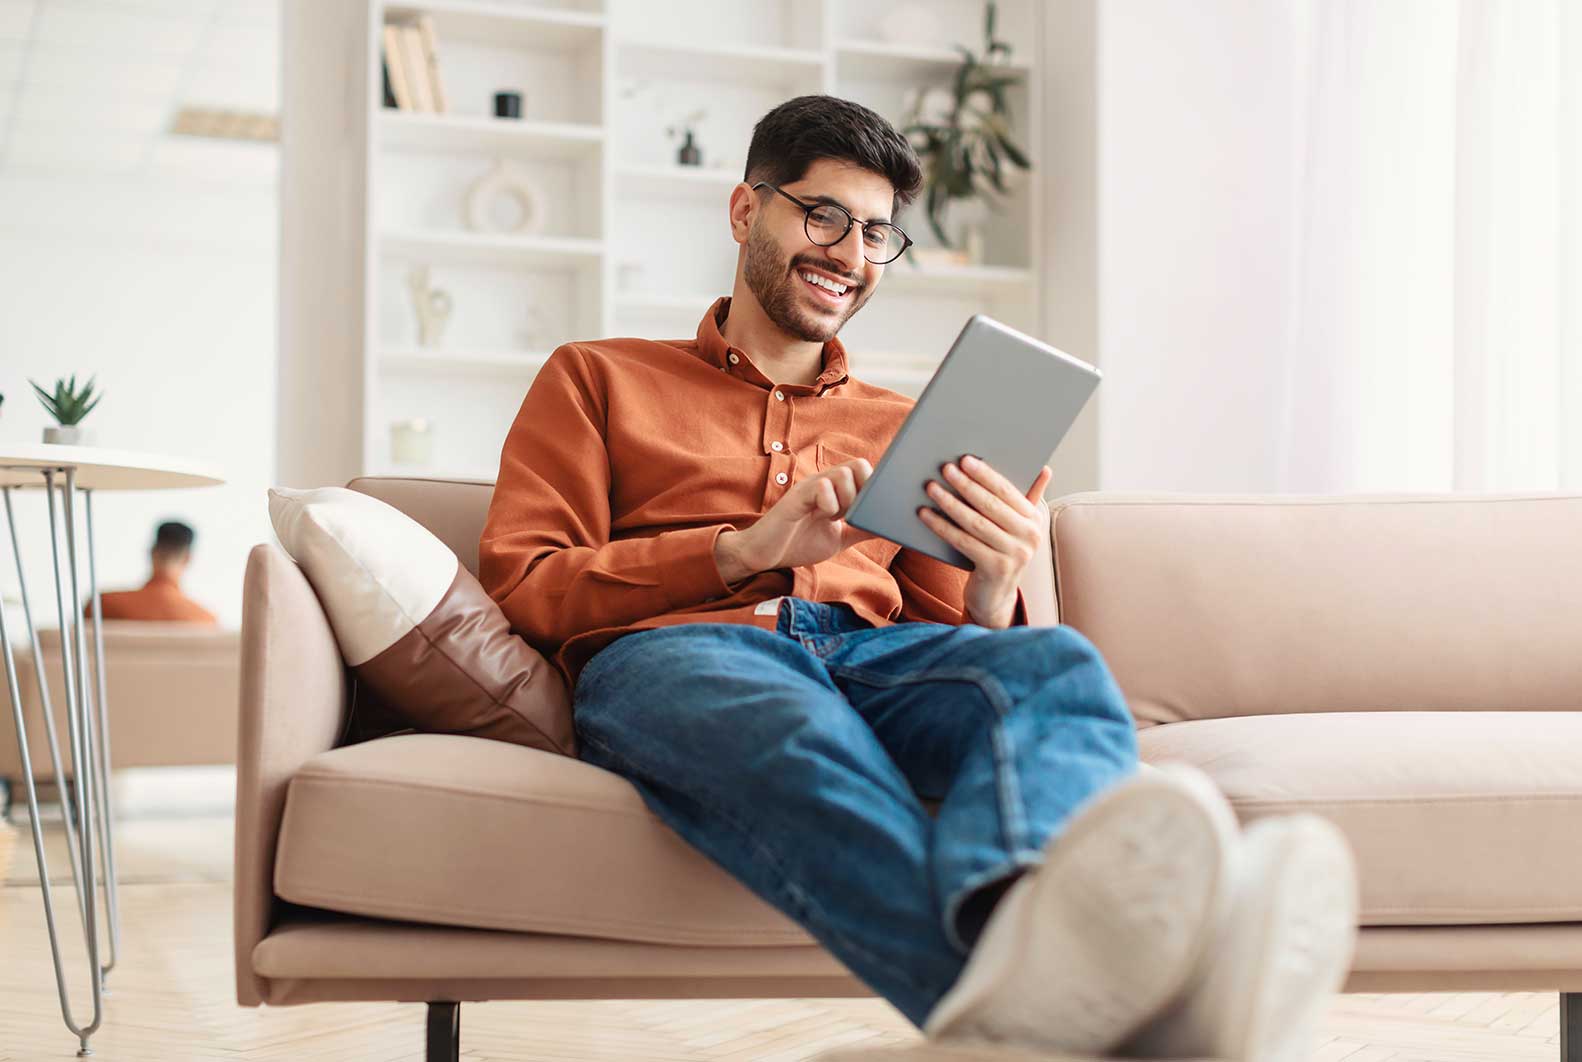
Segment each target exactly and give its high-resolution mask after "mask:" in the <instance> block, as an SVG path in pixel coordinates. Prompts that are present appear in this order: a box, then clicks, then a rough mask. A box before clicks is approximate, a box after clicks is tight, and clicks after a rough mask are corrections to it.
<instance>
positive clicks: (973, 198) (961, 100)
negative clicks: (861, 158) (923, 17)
mask: <svg viewBox="0 0 1582 1062" xmlns="http://www.w3.org/2000/svg"><path fill="white" fill-rule="evenodd" d="M994 18H995V3H994V0H989V4H988V6H987V7H986V8H985V13H984V30H983V35H984V42H985V44H984V48H985V58H983V59H979V58H978V57H977V56H976V55H974V54H973V53H972V52H971V51H969V50H968V49H967V48H965V47H964V46H962V45H959V44H958V45H956V49H957V50H958V51H960V52H961V53H962V57H963V58H962V65H961V67H960V68H959V69H958V70H957V72H956V74H955V76H954V78H953V81H952V85H953V89H952V90H950V91H946V90H941V89H935V90H919V91H914V92H913V93H912V103H911V108H910V109H911V115H910V117H909V119H908V122H907V125H906V126H905V127H904V128H903V129H902V130H901V132H902V133H903V134H904V135H905V136H906V137H908V138H909V139H910V140H911V142H912V147H913V148H914V149H915V150H916V151H917V154H918V157H919V159H920V160H921V161H922V163H923V171H924V196H923V198H924V204H925V206H926V208H927V211H928V224H929V227H930V228H932V229H933V230H934V235H935V236H938V237H939V241H940V242H941V243H942V244H944V245H945V246H947V247H951V246H954V244H952V242H951V239H950V237H949V236H947V235H946V234H945V216H946V213H947V210H948V208H949V206H950V204H951V202H952V201H955V200H962V201H965V202H968V203H981V204H984V205H985V206H992V205H993V204H992V202H991V201H990V200H989V196H990V195H991V194H992V193H995V192H998V193H1002V194H1003V193H1005V192H1008V191H1009V190H1010V189H1009V187H1008V186H1007V185H1006V178H1007V177H1008V176H1010V174H1007V173H1006V172H1005V165H1006V163H1010V164H1011V165H1013V166H1016V167H1019V168H1020V169H1024V170H1026V169H1030V168H1031V164H1030V163H1029V162H1028V161H1027V156H1026V154H1024V153H1023V151H1022V149H1021V148H1019V147H1017V146H1016V144H1014V143H1013V142H1012V141H1011V116H1010V108H1009V107H1008V106H1007V104H1006V101H1005V91H1006V89H1007V88H1009V87H1010V86H1012V85H1015V84H1017V83H1018V82H1019V81H1021V75H1020V74H1017V73H1005V72H1003V71H1002V69H1001V65H1002V63H1003V61H1004V60H1005V59H1007V58H1009V56H1010V53H1011V46H1010V45H1009V44H1006V43H1005V42H1004V41H997V40H995V39H994ZM981 239H982V235H981V232H980V233H979V234H978V235H977V236H972V235H967V234H964V238H963V241H962V242H964V243H968V244H973V243H974V241H978V242H979V243H980V244H981ZM969 257H970V255H969ZM978 257H979V259H981V257H982V253H981V250H980V251H979V255H978Z"/></svg>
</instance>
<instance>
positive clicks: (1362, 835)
mask: <svg viewBox="0 0 1582 1062" xmlns="http://www.w3.org/2000/svg"><path fill="white" fill-rule="evenodd" d="M1138 743H1139V747H1140V751H1141V754H1142V757H1143V759H1144V760H1145V761H1147V762H1150V763H1164V762H1168V761H1177V762H1186V763H1190V764H1193V765H1195V766H1197V767H1200V768H1202V769H1203V770H1204V771H1206V772H1208V774H1209V775H1210V776H1212V777H1213V779H1214V780H1215V781H1216V782H1217V783H1218V784H1219V786H1220V788H1221V789H1222V790H1224V792H1225V795H1226V796H1227V797H1229V798H1230V800H1231V803H1232V804H1233V805H1234V806H1235V807H1236V810H1237V812H1238V814H1239V815H1240V816H1241V818H1242V821H1243V822H1248V821H1251V820H1253V819H1258V818H1262V817H1264V816H1268V815H1278V814H1282V813H1286V812H1296V811H1311V812H1316V813H1317V814H1320V815H1323V816H1325V817H1326V818H1328V819H1329V820H1331V821H1332V822H1334V823H1335V824H1336V825H1337V826H1339V827H1340V828H1341V830H1342V831H1344V833H1345V834H1346V836H1347V838H1349V839H1350V841H1351V844H1352V847H1353V850H1354V851H1355V853H1356V856H1357V864H1358V872H1359V877H1360V879H1361V882H1360V884H1361V890H1362V912H1361V922H1362V924H1363V925H1439V924H1481V923H1518V922H1575V921H1582V844H1578V843H1577V837H1578V833H1579V830H1582V712H1548V711H1544V712H1531V711H1506V712H1365V713H1363V712H1335V713H1315V714H1307V715H1266V716H1243V717H1238V718H1227V719H1205V720H1192V721H1188V722H1180V723H1169V724H1166V725H1164V726H1156V727H1151V728H1149V729H1147V730H1144V731H1142V732H1141V733H1140V734H1139V735H1138Z"/></svg>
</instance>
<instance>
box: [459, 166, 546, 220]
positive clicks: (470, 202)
mask: <svg viewBox="0 0 1582 1062" xmlns="http://www.w3.org/2000/svg"><path fill="white" fill-rule="evenodd" d="M542 202H543V197H542V196H540V195H539V193H538V188H537V187H536V186H535V185H534V184H533V182H532V180H531V179H530V178H529V177H528V176H527V174H526V173H525V172H523V170H522V169H521V168H520V167H519V166H517V165H516V164H515V163H513V162H507V161H505V160H504V159H495V160H494V166H493V168H491V169H490V170H489V172H488V173H485V174H484V175H483V176H482V177H479V178H478V179H477V180H476V181H474V182H473V185H472V187H471V188H470V189H468V191H467V204H466V206H467V227H468V228H470V229H472V230H473V231H474V232H502V233H511V234H517V235H521V234H525V233H530V232H537V231H538V230H539V229H541V228H543V227H544V212H543V210H542V209H541V208H540V206H539V204H540V203H542ZM502 208H504V209H505V210H506V211H507V213H503V214H502V213H501V210H502Z"/></svg>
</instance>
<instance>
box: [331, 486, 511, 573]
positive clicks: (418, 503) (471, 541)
mask: <svg viewBox="0 0 1582 1062" xmlns="http://www.w3.org/2000/svg"><path fill="white" fill-rule="evenodd" d="M346 488H347V489H348V490H355V491H357V492H358V493H360V494H366V495H368V496H369V497H372V498H378V499H379V500H380V501H382V502H384V503H385V504H386V505H392V506H394V507H395V508H397V509H400V510H401V511H402V512H403V513H406V515H408V516H410V517H411V518H412V519H414V520H416V521H417V522H418V523H420V524H422V525H423V526H424V527H426V528H428V530H429V532H430V533H431V534H432V535H433V536H434V537H435V538H437V539H439V540H440V541H441V542H443V543H445V545H447V546H449V547H450V551H451V552H452V553H454V554H456V559H457V560H459V561H461V564H462V567H464V568H466V569H467V570H468V571H469V572H471V573H472V574H473V575H477V574H478V540H479V539H480V538H482V537H483V522H484V519H485V518H486V517H487V516H488V515H489V499H490V498H491V497H493V496H494V484H493V483H490V482H486V481H484V480H477V479H422V478H418V477H403V476H359V477H357V478H356V479H354V480H352V481H351V482H349V483H347V484H346Z"/></svg>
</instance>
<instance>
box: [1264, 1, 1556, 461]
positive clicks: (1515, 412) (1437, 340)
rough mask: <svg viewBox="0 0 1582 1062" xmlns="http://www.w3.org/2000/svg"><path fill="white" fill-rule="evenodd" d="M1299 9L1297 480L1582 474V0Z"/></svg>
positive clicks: (1287, 351) (1289, 377)
mask: <svg viewBox="0 0 1582 1062" xmlns="http://www.w3.org/2000/svg"><path fill="white" fill-rule="evenodd" d="M1293 10H1294V11H1295V13H1296V16H1297V25H1296V32H1297V38H1298V45H1299V47H1298V51H1297V54H1298V56H1299V57H1300V61H1299V63H1298V66H1297V70H1296V72H1295V75H1294V76H1295V77H1296V78H1297V91H1296V93H1295V100H1296V106H1295V113H1294V114H1293V116H1292V131H1293V138H1294V139H1293V143H1294V147H1295V150H1296V166H1295V169H1294V174H1295V177H1294V179H1295V182H1296V187H1295V188H1293V189H1292V193H1293V201H1294V202H1295V204H1296V210H1297V217H1296V226H1295V233H1294V239H1293V242H1292V248H1293V250H1292V260H1291V263H1290V267H1291V271H1292V272H1291V276H1292V278H1293V286H1292V289H1291V296H1292V297H1291V302H1290V308H1289V315H1288V321H1287V326H1286V341H1285V344H1284V350H1283V351H1282V355H1283V370H1284V379H1283V393H1282V395H1281V401H1282V409H1281V415H1280V417H1279V435H1280V452H1279V473H1278V474H1279V478H1280V487H1279V489H1281V490H1285V491H1315V492H1329V491H1397V490H1400V491H1441V490H1467V491H1496V490H1528V489H1534V490H1551V489H1554V490H1558V489H1582V208H1579V202H1578V201H1579V198H1582V170H1579V148H1582V4H1578V3H1576V2H1575V0H1390V2H1388V3H1378V2H1375V0H1297V2H1296V4H1295V6H1294V8H1293Z"/></svg>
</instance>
